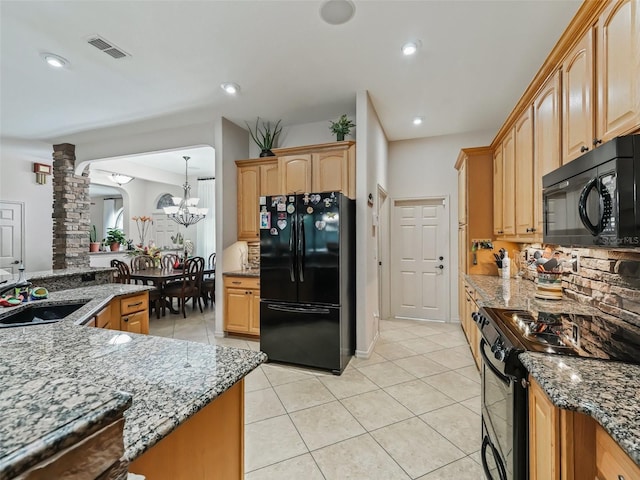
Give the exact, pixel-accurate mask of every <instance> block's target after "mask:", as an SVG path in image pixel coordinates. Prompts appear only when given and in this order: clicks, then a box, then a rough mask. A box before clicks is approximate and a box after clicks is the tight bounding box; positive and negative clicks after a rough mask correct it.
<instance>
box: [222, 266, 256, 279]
mask: <svg viewBox="0 0 640 480" xmlns="http://www.w3.org/2000/svg"><path fill="white" fill-rule="evenodd" d="M222 276H224V277H249V278H260V269H259V268H249V269H247V270H235V271H232V272H224V273H223V274H222Z"/></svg>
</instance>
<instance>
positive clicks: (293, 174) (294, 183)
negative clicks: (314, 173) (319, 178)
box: [278, 153, 313, 194]
mask: <svg viewBox="0 0 640 480" xmlns="http://www.w3.org/2000/svg"><path fill="white" fill-rule="evenodd" d="M278 171H279V174H280V193H281V194H291V193H306V192H312V191H313V190H312V189H311V154H310V153H308V154H299V155H287V156H285V157H279V158H278Z"/></svg>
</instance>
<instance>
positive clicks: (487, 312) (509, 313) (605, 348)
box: [479, 308, 640, 363]
mask: <svg viewBox="0 0 640 480" xmlns="http://www.w3.org/2000/svg"><path fill="white" fill-rule="evenodd" d="M482 313H484V316H485V318H487V317H488V318H490V320H491V321H492V322H493V323H494V326H495V327H497V329H498V330H499V331H500V332H501V333H502V334H503V335H504V336H505V337H506V339H504V338H503V341H502V344H501V345H499V349H508V348H509V347H511V348H512V349H514V350H517V351H519V352H518V353H520V352H523V351H530V352H542V353H553V354H557V355H574V356H578V357H584V358H599V359H604V360H616V361H621V362H627V363H640V328H637V327H634V326H632V325H630V324H628V323H625V322H623V321H621V320H618V319H616V318H612V317H605V316H599V315H585V314H578V313H547V312H528V311H524V310H514V309H503V308H483V309H482V310H481V314H482ZM479 327H480V330H481V331H482V330H483V326H482V325H479ZM492 346H493V344H492ZM494 353H495V352H494ZM514 353H515V352H514Z"/></svg>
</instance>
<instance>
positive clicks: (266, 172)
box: [259, 160, 280, 196]
mask: <svg viewBox="0 0 640 480" xmlns="http://www.w3.org/2000/svg"><path fill="white" fill-rule="evenodd" d="M278 172H279V171H278V160H273V161H270V162H265V163H262V164H261V165H260V192H259V193H260V196H267V195H269V196H270V195H279V192H280V176H279V173H278Z"/></svg>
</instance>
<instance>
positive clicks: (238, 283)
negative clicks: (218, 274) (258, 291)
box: [231, 282, 242, 285]
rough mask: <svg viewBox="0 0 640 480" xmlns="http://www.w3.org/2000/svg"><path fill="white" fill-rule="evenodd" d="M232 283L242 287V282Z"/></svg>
mask: <svg viewBox="0 0 640 480" xmlns="http://www.w3.org/2000/svg"><path fill="white" fill-rule="evenodd" d="M231 283H233V284H234V285H240V284H241V283H242V282H231Z"/></svg>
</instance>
